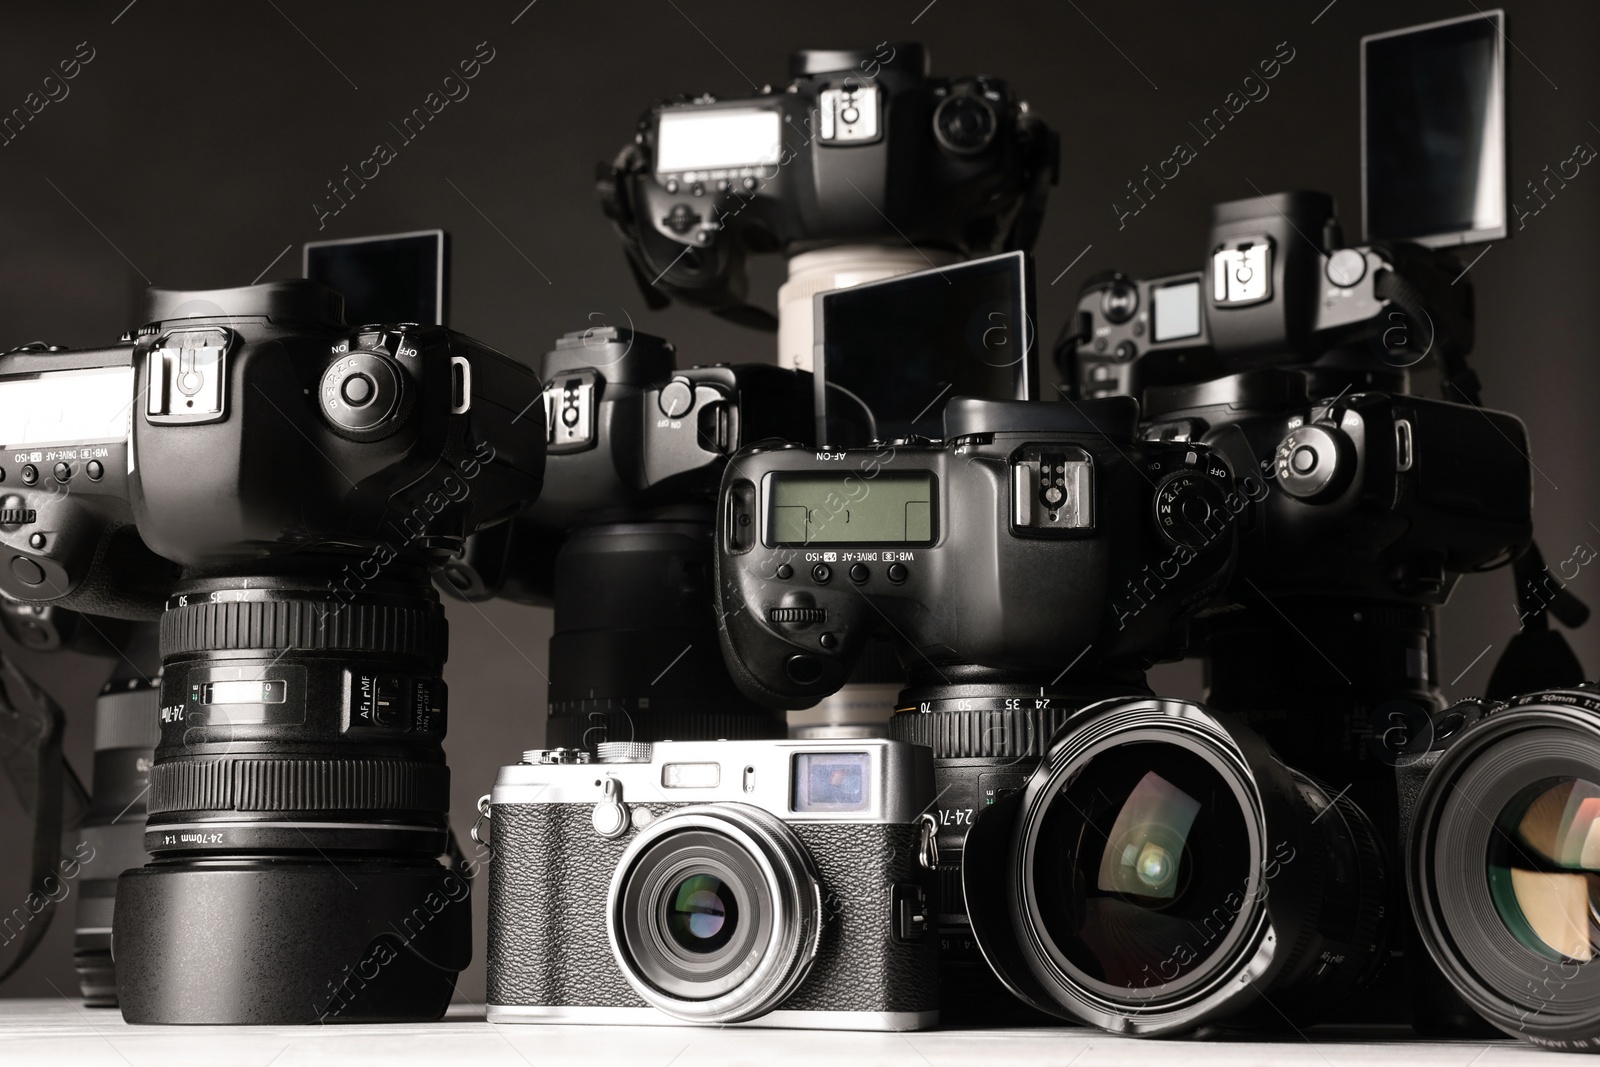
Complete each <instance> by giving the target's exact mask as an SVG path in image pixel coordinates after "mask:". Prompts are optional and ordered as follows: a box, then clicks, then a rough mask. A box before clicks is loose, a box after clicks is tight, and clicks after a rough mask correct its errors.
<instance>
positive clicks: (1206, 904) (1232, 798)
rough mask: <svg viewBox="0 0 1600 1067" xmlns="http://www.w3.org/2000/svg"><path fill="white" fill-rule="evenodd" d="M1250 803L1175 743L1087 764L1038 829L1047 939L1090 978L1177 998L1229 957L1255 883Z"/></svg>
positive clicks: (1122, 749) (1036, 878) (1038, 875)
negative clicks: (1243, 902)
mask: <svg viewBox="0 0 1600 1067" xmlns="http://www.w3.org/2000/svg"><path fill="white" fill-rule="evenodd" d="M1197 798H1204V799H1197ZM1241 799H1242V798H1241V797H1240V795H1238V794H1236V793H1235V792H1234V789H1233V786H1232V784H1231V783H1230V782H1229V781H1228V779H1227V778H1225V777H1224V776H1223V774H1222V773H1220V772H1219V770H1218V768H1217V767H1215V766H1213V765H1212V764H1211V763H1209V762H1207V760H1206V759H1205V757H1204V756H1203V755H1201V754H1199V753H1196V752H1193V751H1190V750H1188V749H1185V748H1182V747H1180V746H1177V745H1172V744H1167V743H1161V742H1144V743H1139V744H1128V745H1121V746H1118V747H1115V748H1112V749H1110V750H1108V751H1106V752H1105V753H1103V754H1102V755H1100V756H1097V757H1095V758H1093V759H1092V760H1090V761H1089V762H1088V763H1086V764H1085V765H1083V767H1082V769H1081V771H1080V772H1079V773H1078V775H1077V777H1076V779H1075V780H1074V781H1073V782H1071V783H1070V784H1069V785H1067V786H1066V788H1064V789H1063V790H1062V792H1061V794H1060V797H1059V799H1058V800H1057V801H1056V803H1054V804H1053V805H1051V807H1050V808H1049V809H1048V810H1047V811H1046V812H1045V813H1044V816H1043V818H1042V819H1041V821H1040V824H1039V829H1038V837H1037V839H1036V841H1035V842H1034V844H1033V856H1034V862H1033V877H1032V885H1033V892H1034V894H1035V895H1036V898H1037V902H1038V907H1039V912H1040V915H1041V917H1042V918H1043V920H1044V922H1045V927H1046V931H1047V932H1048V934H1049V936H1050V939H1051V941H1052V942H1053V943H1054V944H1055V945H1057V946H1058V947H1059V948H1060V950H1061V953H1062V956H1063V957H1064V959H1065V961H1066V962H1067V963H1069V964H1070V965H1071V967H1072V968H1073V969H1074V970H1075V971H1077V972H1078V974H1079V976H1080V980H1081V981H1083V982H1085V983H1086V984H1092V985H1095V986H1098V987H1104V988H1103V989H1102V991H1103V992H1110V993H1116V992H1122V991H1125V990H1126V989H1128V988H1129V987H1137V986H1140V985H1142V984H1146V983H1149V982H1150V981H1151V980H1152V978H1153V979H1154V980H1155V981H1157V982H1159V983H1162V984H1164V985H1165V986H1166V987H1167V988H1168V989H1173V990H1175V989H1177V988H1179V987H1180V986H1181V985H1183V984H1186V983H1192V982H1195V981H1199V980H1202V979H1203V978H1204V976H1205V974H1206V973H1207V971H1208V969H1209V967H1208V965H1209V964H1210V963H1212V962H1214V961H1216V960H1218V959H1219V958H1222V957H1225V956H1226V955H1227V950H1228V948H1229V947H1230V946H1231V944H1232V942H1233V941H1235V940H1236V939H1237V936H1238V934H1239V932H1240V924H1239V922H1238V920H1239V918H1240V917H1241V916H1240V914H1239V909H1238V908H1237V906H1234V905H1230V903H1229V896H1230V894H1236V893H1237V892H1239V891H1240V890H1241V889H1242V888H1243V887H1244V886H1246V885H1247V884H1248V883H1249V878H1250V851H1251V848H1250V846H1251V840H1250V833H1249V830H1248V828H1247V827H1246V825H1245V821H1244V810H1245V808H1244V805H1243V803H1241ZM1208 801H1209V802H1208ZM1196 931H1204V934H1203V936H1198V937H1197V936H1196V933H1195V932H1196ZM1179 944H1186V945H1187V946H1188V948H1189V950H1188V951H1183V952H1178V951H1175V946H1176V945H1179Z"/></svg>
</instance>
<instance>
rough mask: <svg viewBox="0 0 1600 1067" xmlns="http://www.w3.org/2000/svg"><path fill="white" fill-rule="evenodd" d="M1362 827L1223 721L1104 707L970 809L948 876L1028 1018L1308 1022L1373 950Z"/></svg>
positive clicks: (1174, 708)
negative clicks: (975, 810) (1020, 782)
mask: <svg viewBox="0 0 1600 1067" xmlns="http://www.w3.org/2000/svg"><path fill="white" fill-rule="evenodd" d="M1384 868H1385V865H1384V863H1383V857H1382V850H1381V848H1380V846H1379V843H1378V838H1377V835H1376V833H1375V831H1374V830H1373V828H1372V825H1371V824H1370V823H1369V822H1368V821H1367V819H1366V817H1365V816H1364V815H1362V813H1361V812H1360V811H1359V810H1358V809H1357V808H1356V807H1355V806H1354V805H1352V804H1350V803H1349V802H1348V801H1347V800H1345V799H1344V798H1342V797H1340V796H1338V795H1337V794H1336V793H1335V792H1334V791H1333V790H1328V789H1325V788H1324V787H1323V786H1321V785H1320V784H1318V783H1316V782H1314V781H1312V780H1311V779H1309V778H1307V777H1305V776H1304V775H1301V774H1299V773H1297V772H1295V771H1292V770H1290V769H1289V768H1287V767H1285V766H1284V765H1283V764H1282V763H1281V762H1280V761H1279V760H1278V759H1277V757H1276V756H1274V755H1273V753H1272V751H1271V750H1270V749H1269V748H1267V746H1266V745H1265V744H1264V743H1263V742H1262V741H1261V740H1260V739H1259V738H1258V737H1256V735H1255V734H1253V733H1251V732H1250V731H1249V730H1248V729H1247V728H1245V727H1243V726H1242V725H1240V724H1239V723H1237V722H1236V721H1234V720H1232V719H1230V718H1228V717H1226V716H1224V715H1221V714H1219V713H1215V712H1212V711H1209V710H1208V709H1206V708H1203V707H1201V706H1199V705H1196V704H1190V703H1187V702H1184V701H1175V700H1160V699H1155V698H1148V699H1146V698H1136V699H1129V700H1111V701H1105V702H1103V703H1101V704H1097V705H1094V706H1093V707H1089V708H1086V709H1084V710H1083V711H1082V712H1080V713H1078V714H1077V715H1076V716H1074V717H1073V718H1072V719H1070V720H1069V721H1068V722H1067V724H1066V725H1065V726H1064V727H1063V728H1062V730H1061V732H1060V733H1059V734H1058V735H1057V737H1056V739H1055V741H1054V742H1053V743H1052V745H1051V746H1050V750H1049V752H1048V753H1047V754H1046V755H1045V757H1044V759H1043V760H1042V761H1041V762H1040V765H1039V767H1038V769H1037V770H1036V771H1035V772H1034V774H1033V776H1032V777H1031V778H1030V779H1029V781H1028V783H1027V785H1026V787H1025V788H1024V789H1023V790H1022V791H1021V792H1018V793H1014V794H1012V795H1011V796H1007V797H1003V798H1000V799H998V800H996V802H995V803H994V804H992V805H991V806H990V807H988V808H987V809H986V810H985V811H984V812H982V813H981V814H980V815H979V816H978V819H977V821H976V822H975V823H974V825H973V827H972V829H971V831H970V832H969V833H968V835H967V841H966V851H965V855H964V857H963V865H962V883H963V887H964V889H965V892H966V901H967V911H968V915H969V917H970V919H971V922H972V930H973V934H974V936H975V937H976V938H977V941H978V944H979V945H980V947H981V948H982V950H983V953H984V956H985V958H986V959H987V960H988V962H989V964H990V965H991V966H992V967H993V968H994V970H995V972H996V974H998V975H999V977H1000V979H1001V980H1002V981H1003V982H1004V983H1005V984H1006V985H1007V987H1008V988H1010V989H1011V991H1012V992H1013V993H1015V994H1016V995H1017V996H1018V997H1020V998H1021V999H1022V1000H1024V1001H1025V1002H1027V1003H1029V1004H1032V1005H1033V1006H1034V1007H1036V1008H1039V1009H1040V1010H1042V1011H1048V1012H1051V1013H1052V1014H1055V1015H1058V1016H1062V1017H1064V1018H1071V1019H1078V1020H1081V1021H1083V1022H1086V1023H1090V1024H1092V1025H1095V1026H1099V1027H1102V1028H1104V1029H1107V1030H1114V1031H1120V1032H1128V1033H1138V1034H1152V1035H1153V1034H1167V1033H1175V1032H1179V1031H1182V1030H1187V1029H1192V1028H1194V1027H1196V1026H1200V1025H1202V1024H1204V1023H1209V1022H1224V1021H1225V1022H1227V1023H1229V1024H1230V1025H1248V1026H1258V1025H1268V1026H1280V1025H1283V1022H1284V1020H1286V1019H1287V1020H1290V1021H1293V1022H1296V1023H1299V1022H1302V1021H1309V1020H1311V1019H1313V1018H1315V1017H1317V1016H1319V1015H1324V1014H1326V1013H1327V1012H1328V1011H1330V1010H1331V1009H1333V1008H1334V1007H1336V1006H1337V1004H1338V1002H1339V1001H1340V999H1341V998H1342V997H1343V996H1345V995H1347V994H1348V993H1349V992H1351V991H1352V990H1353V989H1355V988H1358V987H1359V986H1360V985H1361V984H1362V983H1363V982H1364V981H1365V980H1366V979H1367V978H1368V977H1370V975H1371V974H1372V972H1373V971H1374V970H1375V969H1376V967H1377V965H1378V964H1379V962H1381V960H1382V958H1383V953H1384V950H1385V947H1386V934H1387V924H1386V922H1385V919H1384V906H1383V901H1384V898H1383V892H1384V884H1385V869H1384Z"/></svg>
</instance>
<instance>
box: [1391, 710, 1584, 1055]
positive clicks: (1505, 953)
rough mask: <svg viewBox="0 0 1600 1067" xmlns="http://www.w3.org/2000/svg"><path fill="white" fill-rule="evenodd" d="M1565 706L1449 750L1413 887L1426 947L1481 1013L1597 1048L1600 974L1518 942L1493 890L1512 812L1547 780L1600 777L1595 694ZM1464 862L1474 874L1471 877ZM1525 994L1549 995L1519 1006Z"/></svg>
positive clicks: (1419, 828) (1519, 1029) (1430, 793)
mask: <svg viewBox="0 0 1600 1067" xmlns="http://www.w3.org/2000/svg"><path fill="white" fill-rule="evenodd" d="M1561 703H1565V701H1560V702H1554V701H1553V702H1550V703H1544V702H1540V703H1535V704H1529V705H1525V706H1523V707H1519V708H1513V709H1511V710H1508V711H1502V712H1500V713H1498V714H1493V715H1490V716H1488V717H1486V718H1485V719H1483V720H1480V722H1479V723H1477V724H1475V725H1474V726H1472V727H1470V728H1469V730H1468V732H1466V733H1464V734H1463V735H1462V736H1461V738H1460V739H1459V740H1458V741H1457V742H1456V743H1455V744H1454V745H1453V746H1451V747H1450V748H1449V749H1447V750H1446V751H1445V753H1444V754H1443V756H1442V757H1441V758H1440V760H1439V762H1438V764H1437V765H1436V766H1435V767H1434V769H1433V770H1432V772H1431V773H1430V774H1429V776H1428V779H1427V781H1426V783H1425V784H1424V786H1423V789H1422V792H1421V794H1420V795H1419V797H1418V800H1417V811H1416V817H1415V821H1414V823H1413V826H1412V833H1411V839H1410V840H1409V841H1408V842H1407V849H1406V856H1407V866H1408V868H1409V869H1408V874H1409V877H1408V878H1407V888H1408V890H1409V892H1410V896H1411V906H1412V910H1413V912H1414V913H1415V915H1416V919H1417V926H1418V928H1419V930H1420V931H1421V934H1422V939H1423V942H1424V944H1425V945H1426V946H1427V949H1428V951H1429V953H1430V954H1431V955H1432V956H1433V958H1434V960H1435V962H1437V963H1438V964H1439V967H1440V969H1441V970H1442V971H1443V972H1444V974H1445V977H1446V978H1448V979H1449V981H1450V983H1451V984H1452V985H1453V986H1454V987H1455V989H1456V991H1457V992H1458V993H1460V994H1461V996H1462V997H1463V998H1464V999H1465V1000H1466V1001H1467V1002H1468V1003H1469V1004H1470V1005H1471V1006H1472V1007H1473V1009H1474V1010H1476V1011H1477V1012H1478V1013H1479V1014H1481V1015H1482V1016H1483V1017H1484V1018H1485V1019H1487V1020H1488V1021H1489V1022H1491V1023H1493V1024H1494V1025H1496V1026H1498V1027H1500V1028H1501V1029H1502V1030H1505V1031H1507V1032H1508V1033H1511V1034H1514V1035H1516V1036H1520V1037H1523V1038H1525V1039H1527V1040H1531V1041H1534V1042H1537V1043H1541V1044H1552V1045H1555V1046H1557V1047H1562V1048H1580V1047H1594V1046H1596V1045H1600V967H1592V968H1586V967H1583V966H1578V967H1577V968H1576V971H1575V972H1574V971H1572V970H1571V969H1569V968H1568V967H1567V966H1565V965H1563V964H1559V963H1553V962H1552V961H1550V960H1548V959H1546V958H1545V957H1543V956H1541V955H1539V954H1538V953H1536V952H1534V951H1533V950H1531V949H1529V948H1528V947H1526V946H1525V945H1523V944H1522V943H1521V942H1518V941H1517V940H1516V939H1515V937H1514V936H1513V935H1512V934H1511V933H1510V932H1509V931H1508V930H1507V929H1506V928H1505V925H1504V923H1503V921H1502V920H1501V919H1500V915H1499V911H1498V909H1497V908H1496V907H1495V906H1494V902H1493V900H1492V898H1491V897H1490V894H1489V886H1488V871H1487V866H1488V846H1489V842H1490V835H1491V833H1492V830H1493V826H1494V823H1495V821H1496V819H1497V818H1498V817H1499V815H1500V813H1501V811H1502V810H1503V809H1504V807H1505V806H1506V805H1507V804H1508V803H1510V802H1511V801H1513V800H1514V799H1516V798H1517V796H1518V795H1519V794H1521V793H1523V792H1524V791H1525V790H1526V789H1527V788H1528V787H1530V786H1532V785H1535V784H1537V783H1539V782H1541V781H1543V780H1546V779H1550V778H1562V777H1567V778H1580V779H1588V780H1590V781H1594V780H1597V779H1600V770H1597V769H1600V718H1597V716H1596V714H1595V711H1596V709H1597V707H1600V703H1597V702H1596V701H1595V699H1594V694H1587V695H1586V699H1585V703H1587V704H1588V705H1589V707H1588V709H1587V711H1586V710H1585V709H1583V708H1582V707H1581V706H1579V707H1562V706H1559V705H1560V704H1561ZM1552 705H1555V706H1552ZM1575 733H1576V735H1577V736H1574V734H1575ZM1441 850H1443V851H1444V854H1446V855H1448V856H1449V864H1448V871H1447V872H1446V873H1445V875H1444V877H1440V873H1439V871H1438V870H1437V866H1438V865H1436V864H1435V863H1434V862H1433V857H1434V856H1435V855H1437V854H1439V853H1440V851H1441ZM1462 862H1465V863H1467V864H1469V865H1470V866H1469V867H1468V870H1467V873H1466V875H1465V877H1463V876H1462V873H1461V870H1460V865H1461V863H1462ZM1585 972H1589V973H1588V974H1586V973H1585ZM1575 987H1576V988H1575ZM1529 988H1532V989H1535V990H1539V991H1544V992H1547V993H1552V994H1554V995H1553V996H1550V997H1549V998H1528V999H1521V1000H1519V999H1517V998H1515V997H1514V995H1513V994H1514V992H1525V991H1527V990H1528V989H1529Z"/></svg>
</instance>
